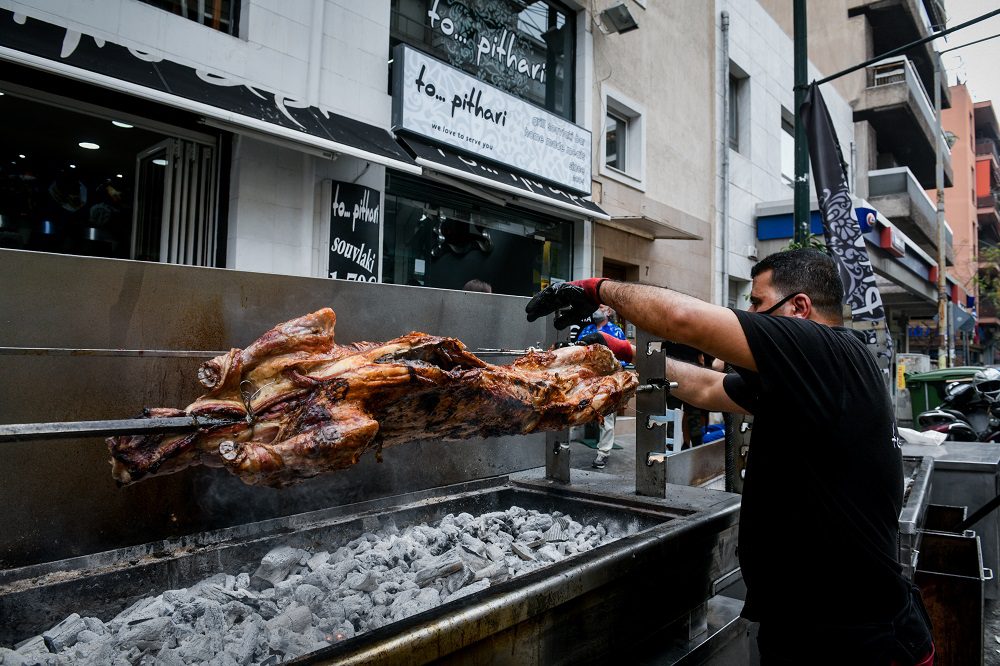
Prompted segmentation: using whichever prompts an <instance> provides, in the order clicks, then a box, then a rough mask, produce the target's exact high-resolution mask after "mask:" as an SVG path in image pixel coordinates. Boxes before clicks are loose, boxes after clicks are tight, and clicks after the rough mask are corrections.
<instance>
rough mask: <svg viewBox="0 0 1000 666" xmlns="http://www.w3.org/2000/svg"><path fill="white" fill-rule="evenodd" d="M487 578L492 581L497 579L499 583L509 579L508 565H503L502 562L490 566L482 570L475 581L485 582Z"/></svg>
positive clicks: (477, 573)
mask: <svg viewBox="0 0 1000 666" xmlns="http://www.w3.org/2000/svg"><path fill="white" fill-rule="evenodd" d="M487 578H488V579H490V580H494V579H496V580H497V582H499V580H502V579H505V578H507V565H506V564H503V563H502V562H495V563H493V564H491V565H489V566H488V567H483V568H482V569H480V570H479V571H477V572H476V575H475V579H476V580H477V581H480V580H485V579H487Z"/></svg>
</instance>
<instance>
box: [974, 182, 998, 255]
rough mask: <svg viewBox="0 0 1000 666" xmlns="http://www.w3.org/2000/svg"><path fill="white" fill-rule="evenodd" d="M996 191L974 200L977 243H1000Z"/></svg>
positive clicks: (991, 244) (993, 244) (994, 244)
mask: <svg viewBox="0 0 1000 666" xmlns="http://www.w3.org/2000/svg"><path fill="white" fill-rule="evenodd" d="M997 200H998V197H997V192H996V191H993V192H990V193H989V194H987V195H986V196H984V197H978V198H977V200H976V220H977V222H978V227H979V244H980V245H989V246H994V247H995V246H996V245H998V244H1000V211H998V210H997Z"/></svg>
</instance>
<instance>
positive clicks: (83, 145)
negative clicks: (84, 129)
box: [77, 141, 100, 150]
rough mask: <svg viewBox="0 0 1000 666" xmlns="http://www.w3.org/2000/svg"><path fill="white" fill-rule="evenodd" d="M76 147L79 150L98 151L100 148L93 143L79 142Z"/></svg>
mask: <svg viewBox="0 0 1000 666" xmlns="http://www.w3.org/2000/svg"><path fill="white" fill-rule="evenodd" d="M77 145H78V146H80V147H81V148H86V149H87V150H98V149H99V148H100V146H99V145H97V144H96V143H94V142H93V141H81V142H80V143H78V144H77Z"/></svg>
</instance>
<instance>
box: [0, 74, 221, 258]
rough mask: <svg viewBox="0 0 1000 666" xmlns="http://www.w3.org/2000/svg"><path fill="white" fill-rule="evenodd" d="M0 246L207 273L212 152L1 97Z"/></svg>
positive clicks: (211, 243)
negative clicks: (175, 266) (174, 266)
mask: <svg viewBox="0 0 1000 666" xmlns="http://www.w3.org/2000/svg"><path fill="white" fill-rule="evenodd" d="M0 115H2V116H3V118H4V120H5V121H6V122H5V123H4V124H3V126H2V127H0V146H3V147H4V149H3V151H2V154H0V247H5V248H12V249H21V250H36V251H41V252H55V253H61V254H78V255H86V256H97V257H112V258H121V259H141V260H146V261H161V262H171V263H181V264H190V265H198V266H213V265H215V263H216V246H215V240H216V234H217V232H216V228H215V212H216V200H217V194H216V192H215V188H216V182H217V179H218V175H217V168H216V158H215V153H216V149H215V146H214V145H211V144H207V143H206V144H202V143H198V142H195V141H190V140H184V139H180V138H177V137H171V136H168V135H164V134H162V133H160V132H157V131H152V130H150V129H144V128H142V127H139V126H138V125H137V124H136V122H135V121H133V120H130V121H128V122H126V121H124V120H122V119H121V118H114V117H101V116H98V115H94V114H93V113H87V114H84V113H77V112H75V111H70V110H67V109H64V108H60V107H56V106H52V105H49V104H43V103H40V102H36V101H34V100H32V99H27V98H24V97H19V96H16V95H13V94H11V93H9V92H8V93H6V94H4V95H2V96H0Z"/></svg>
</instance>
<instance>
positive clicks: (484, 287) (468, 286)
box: [462, 280, 493, 294]
mask: <svg viewBox="0 0 1000 666" xmlns="http://www.w3.org/2000/svg"><path fill="white" fill-rule="evenodd" d="M462 289H463V290H464V291H481V292H484V293H487V294H492V293H493V287H491V286H490V283H489V282H483V281H482V280H469V281H468V282H466V283H465V286H463V287H462Z"/></svg>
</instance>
